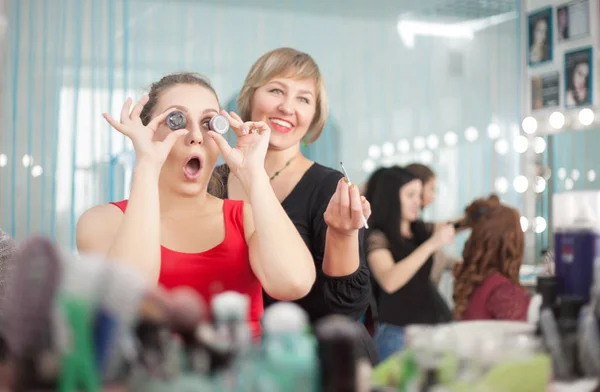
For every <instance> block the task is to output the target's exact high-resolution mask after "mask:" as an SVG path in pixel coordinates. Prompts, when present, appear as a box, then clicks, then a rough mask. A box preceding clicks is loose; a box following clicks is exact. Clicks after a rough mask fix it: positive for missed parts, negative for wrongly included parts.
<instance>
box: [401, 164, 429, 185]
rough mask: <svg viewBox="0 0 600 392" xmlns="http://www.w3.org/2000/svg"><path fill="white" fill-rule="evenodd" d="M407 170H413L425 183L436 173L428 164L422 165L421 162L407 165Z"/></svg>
mask: <svg viewBox="0 0 600 392" xmlns="http://www.w3.org/2000/svg"><path fill="white" fill-rule="evenodd" d="M406 170H408V171H409V172H411V173H412V174H413V175H414V176H415V177H417V178H418V179H419V180H421V182H422V183H423V185H425V184H427V182H429V180H431V179H432V178H435V173H434V172H433V170H431V169H430V168H429V167H428V166H425V165H422V164H420V163H411V164H410V165H408V166H406Z"/></svg>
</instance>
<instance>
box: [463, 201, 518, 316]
mask: <svg viewBox="0 0 600 392" xmlns="http://www.w3.org/2000/svg"><path fill="white" fill-rule="evenodd" d="M465 215H466V216H467V219H465V221H467V222H468V226H469V227H470V228H471V229H472V230H471V236H470V237H469V239H468V240H467V242H466V244H465V248H464V250H463V260H464V261H463V263H462V264H459V265H457V267H456V269H455V271H454V277H455V281H454V296H453V298H454V304H455V308H454V318H455V319H456V320H460V319H461V318H462V315H463V314H464V312H465V311H466V309H467V305H468V303H469V299H470V297H471V294H472V293H473V290H474V289H475V288H476V287H477V286H478V285H480V284H481V283H483V281H484V280H485V279H486V278H487V277H488V276H490V275H492V274H494V273H499V274H502V275H504V276H505V277H507V278H508V279H510V280H511V281H513V282H514V283H516V284H519V269H520V268H521V263H522V261H523V252H524V248H525V235H524V234H523V230H522V229H521V216H520V214H519V212H518V211H517V210H516V209H514V208H511V207H508V206H506V205H504V204H502V203H500V200H499V199H498V197H497V196H496V195H491V196H490V197H489V198H487V199H479V200H476V201H474V202H473V203H472V204H471V205H469V206H468V207H467V208H466V210H465Z"/></svg>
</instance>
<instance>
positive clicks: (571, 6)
mask: <svg viewBox="0 0 600 392" xmlns="http://www.w3.org/2000/svg"><path fill="white" fill-rule="evenodd" d="M589 35H590V2H589V0H575V1H572V2H570V3H567V4H563V5H559V6H558V7H556V37H557V39H558V42H564V41H570V40H573V39H578V38H583V37H587V36H589Z"/></svg>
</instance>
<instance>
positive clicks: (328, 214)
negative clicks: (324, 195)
mask: <svg viewBox="0 0 600 392" xmlns="http://www.w3.org/2000/svg"><path fill="white" fill-rule="evenodd" d="M363 216H364V218H365V219H369V216H371V205H370V204H369V202H368V201H367V199H365V198H364V197H363V196H361V195H360V193H359V192H358V187H357V186H356V185H351V186H348V182H347V181H346V179H345V178H342V179H341V180H340V181H339V182H338V185H337V189H336V191H335V193H334V194H333V196H332V197H331V200H330V201H329V205H328V206H327V210H325V214H324V216H323V217H324V219H325V223H327V227H328V228H329V230H333V231H334V232H335V233H337V234H341V235H345V236H349V235H352V234H353V233H355V232H356V231H358V230H359V229H361V228H362V227H363V226H364V222H363Z"/></svg>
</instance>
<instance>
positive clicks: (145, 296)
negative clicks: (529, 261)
mask: <svg viewBox="0 0 600 392" xmlns="http://www.w3.org/2000/svg"><path fill="white" fill-rule="evenodd" d="M555 198H556V199H555V203H554V205H555V206H556V208H555V211H554V216H553V218H554V219H553V221H554V223H555V225H554V233H555V254H556V257H555V265H554V268H552V269H554V270H555V274H554V275H549V274H547V275H539V276H537V277H536V279H535V282H536V283H535V292H536V294H535V296H534V297H533V299H532V301H531V305H530V314H529V322H527V323H519V322H502V321H475V322H456V323H451V324H443V325H437V326H419V325H414V326H409V327H407V328H406V334H405V342H406V344H405V350H404V351H402V352H401V353H398V354H397V355H395V356H393V357H391V358H389V359H388V360H386V361H385V362H383V363H380V364H378V365H377V366H376V367H375V368H372V367H371V365H370V363H369V362H368V360H367V359H366V358H363V357H362V356H361V354H360V351H361V350H360V349H359V345H360V331H359V330H358V329H357V328H358V326H357V325H356V324H355V323H353V322H352V321H350V320H348V319H346V318H344V317H342V316H330V317H328V318H325V319H323V320H322V321H320V322H319V323H318V324H316V325H314V326H312V327H311V326H310V325H309V322H308V317H307V315H306V314H305V313H304V311H303V310H302V309H300V308H299V307H297V306H296V305H294V304H292V303H278V304H276V305H274V306H271V307H269V308H268V309H267V310H266V311H265V314H264V317H263V319H262V336H261V338H260V344H257V343H258V339H257V338H256V337H255V336H253V333H252V331H251V329H250V328H249V326H248V325H249V324H248V322H247V319H246V315H247V314H248V301H247V299H246V298H245V297H244V296H242V295H239V294H237V293H234V292H225V293H222V294H220V295H218V296H216V297H214V298H213V300H212V302H211V303H210V304H208V303H205V302H204V301H203V299H202V298H200V297H199V296H198V295H197V294H196V293H195V292H194V291H192V290H188V289H185V288H182V289H176V290H173V291H169V292H166V291H161V290H156V289H150V288H148V287H147V286H146V284H145V283H144V281H143V280H142V279H141V278H140V277H139V276H137V274H135V273H133V272H132V271H130V270H128V269H125V268H124V267H122V266H120V265H117V264H115V263H107V262H106V261H104V260H101V259H98V258H94V257H89V256H85V257H84V256H80V257H74V256H72V255H67V254H64V253H62V252H61V251H59V250H58V249H57V248H56V247H55V246H54V245H53V244H52V243H51V242H50V241H48V240H46V239H44V238H31V239H29V240H27V241H24V242H23V243H22V244H21V248H20V250H19V252H18V256H17V257H16V258H15V260H14V263H13V269H12V271H11V274H10V278H11V279H10V280H9V286H8V288H7V292H6V298H7V300H6V301H5V303H4V305H5V306H4V307H3V308H0V309H2V310H1V311H2V313H0V336H1V337H2V339H0V343H3V344H0V391H2V392H4V391H6V392H8V391H11V392H19V391H61V392H75V391H133V392H137V391H140V392H141V391H144V392H153V391H168V392H179V391H224V392H227V391H231V392H233V391H236V392H238V391H248V392H254V391H257V392H258V391H261V392H271V391H272V392H278V391H286V392H294V391H298V392H319V391H328V392H342V391H344V392H353V391H356V392H368V391H372V392H375V391H406V392H412V391H438V392H441V391H456V392H463V391H486V392H490V391H499V392H500V391H511V392H520V391H523V392H535V391H570V392H578V391H586V392H587V391H600V384H599V382H598V380H600V265H596V264H600V263H596V259H597V258H598V257H600V253H599V252H600V237H599V235H598V234H599V233H600V231H599V230H598V229H599V225H598V224H597V223H596V222H598V221H599V220H597V219H596V217H597V216H600V215H598V214H600V193H597V192H577V193H568V194H560V195H555Z"/></svg>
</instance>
